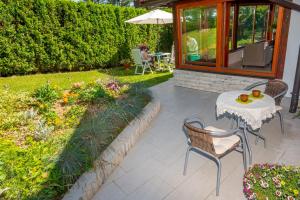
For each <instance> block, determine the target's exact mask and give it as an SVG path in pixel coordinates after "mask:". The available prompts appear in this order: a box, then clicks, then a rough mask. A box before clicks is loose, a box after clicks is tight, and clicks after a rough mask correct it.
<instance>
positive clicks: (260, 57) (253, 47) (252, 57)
mask: <svg viewBox="0 0 300 200" xmlns="http://www.w3.org/2000/svg"><path fill="white" fill-rule="evenodd" d="M267 64H268V63H267V60H266V48H265V43H264V42H259V43H254V44H248V45H246V46H245V48H244V54H243V65H249V66H265V65H267Z"/></svg>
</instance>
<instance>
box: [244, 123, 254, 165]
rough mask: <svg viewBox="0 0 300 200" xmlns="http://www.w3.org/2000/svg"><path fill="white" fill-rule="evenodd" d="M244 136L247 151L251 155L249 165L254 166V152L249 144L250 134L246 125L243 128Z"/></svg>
mask: <svg viewBox="0 0 300 200" xmlns="http://www.w3.org/2000/svg"><path fill="white" fill-rule="evenodd" d="M243 134H244V138H245V144H246V146H247V149H248V153H249V165H251V164H252V150H251V147H250V144H249V140H248V135H247V134H248V133H247V129H246V127H245V125H244V127H243Z"/></svg>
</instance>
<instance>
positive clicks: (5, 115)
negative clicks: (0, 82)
mask: <svg viewBox="0 0 300 200" xmlns="http://www.w3.org/2000/svg"><path fill="white" fill-rule="evenodd" d="M0 96H1V98H0V199H1V198H4V199H60V198H61V197H62V196H63V194H64V193H65V192H66V191H67V190H68V189H69V188H70V187H71V186H72V184H73V183H74V182H75V181H76V180H77V178H78V177H79V176H80V175H81V174H82V173H84V172H85V171H87V170H89V169H91V168H92V167H93V161H94V160H95V159H96V158H98V156H99V155H100V154H101V152H102V151H103V150H104V149H105V148H106V147H107V146H108V145H109V144H110V143H111V142H112V141H113V140H114V139H115V138H116V137H117V136H118V134H119V133H120V132H121V131H122V129H123V128H124V127H126V125H127V124H128V123H129V122H130V121H131V120H132V119H133V118H134V117H135V116H136V115H137V114H138V113H139V112H140V111H141V110H142V109H143V107H144V106H145V105H146V104H147V103H148V102H149V100H150V97H149V95H147V93H146V90H144V89H143V88H141V87H140V86H138V85H134V84H132V85H129V84H123V83H120V82H118V81H116V80H113V79H109V80H106V81H103V80H96V81H93V82H90V83H84V82H77V83H74V84H73V85H72V87H70V88H68V89H67V90H62V89H60V88H59V86H55V85H52V84H50V83H48V84H45V85H42V86H41V87H39V88H37V89H36V90H35V91H34V92H32V93H17V94H14V93H11V92H10V91H9V90H1V89H0Z"/></svg>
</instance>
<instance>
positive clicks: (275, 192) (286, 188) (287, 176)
mask: <svg viewBox="0 0 300 200" xmlns="http://www.w3.org/2000/svg"><path fill="white" fill-rule="evenodd" d="M243 184H244V193H245V195H246V197H247V198H248V199H249V200H250V199H257V200H275V199H280V200H281V199H282V200H283V199H286V200H297V199H298V200H299V199H300V195H299V191H300V168H299V167H293V166H282V165H271V164H256V165H254V166H253V167H252V168H250V170H249V171H248V172H247V173H246V174H245V176H244V180H243Z"/></svg>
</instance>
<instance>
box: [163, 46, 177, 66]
mask: <svg viewBox="0 0 300 200" xmlns="http://www.w3.org/2000/svg"><path fill="white" fill-rule="evenodd" d="M163 63H164V65H165V66H167V68H168V70H169V72H173V69H174V67H175V47H174V44H173V45H172V51H171V55H170V56H166V57H164V58H163Z"/></svg>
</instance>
